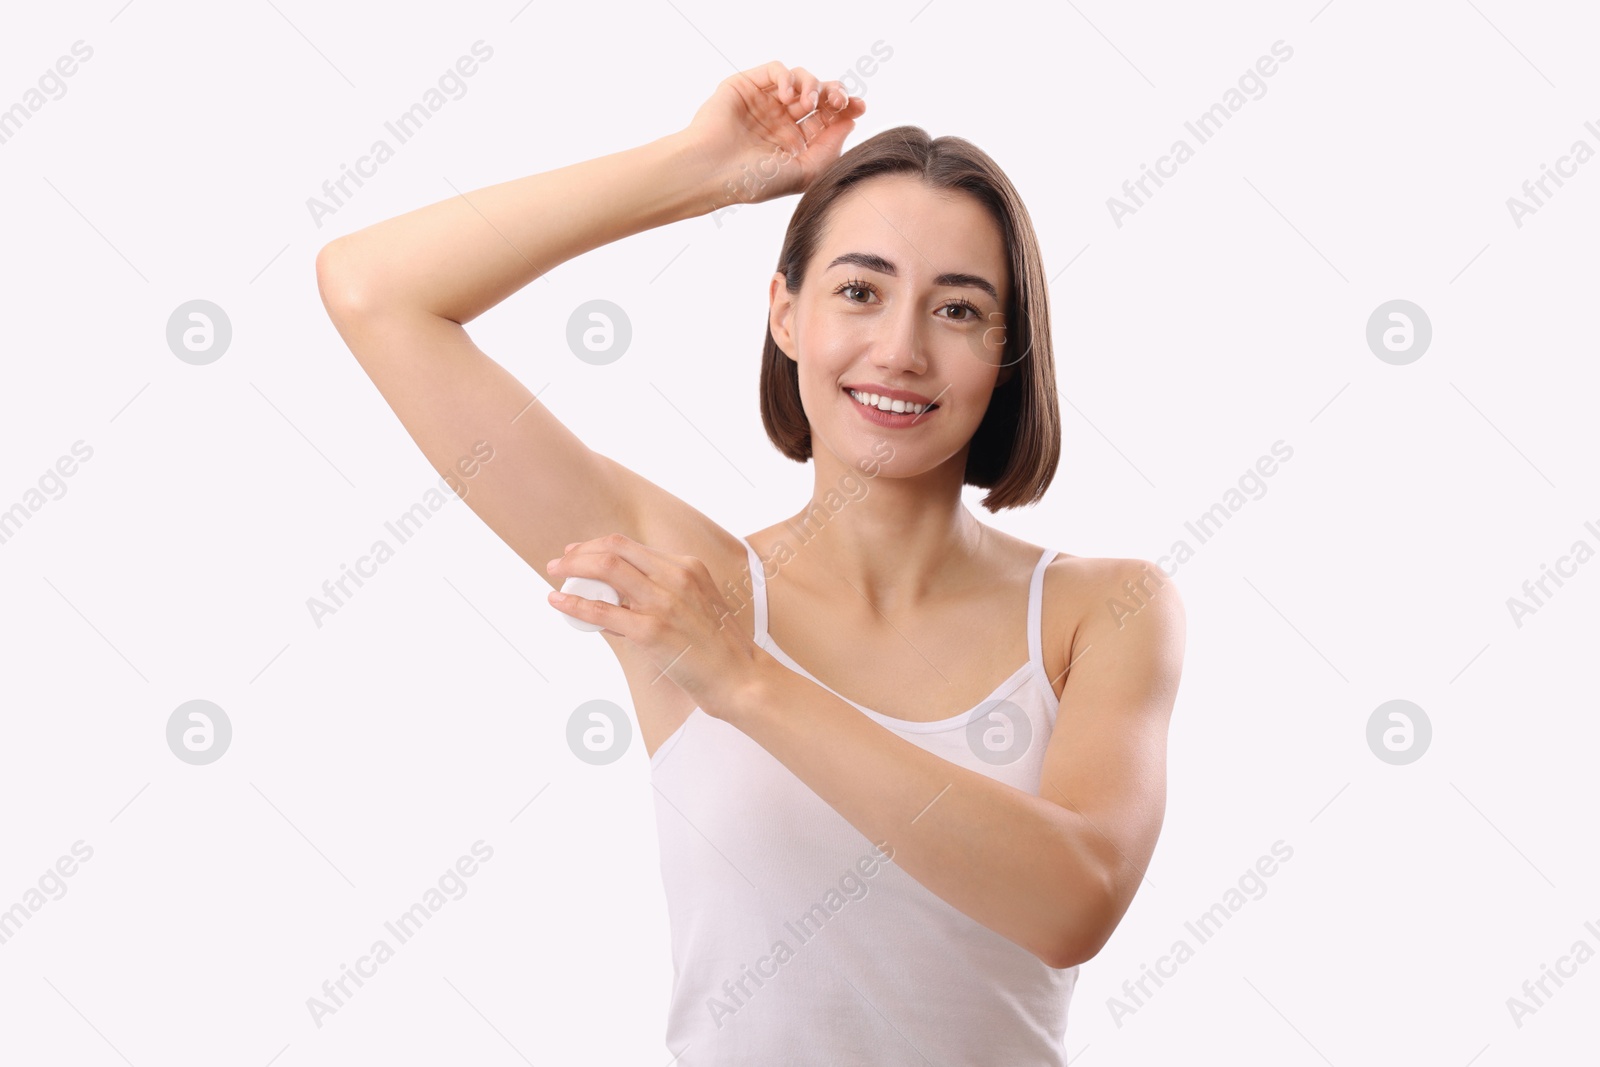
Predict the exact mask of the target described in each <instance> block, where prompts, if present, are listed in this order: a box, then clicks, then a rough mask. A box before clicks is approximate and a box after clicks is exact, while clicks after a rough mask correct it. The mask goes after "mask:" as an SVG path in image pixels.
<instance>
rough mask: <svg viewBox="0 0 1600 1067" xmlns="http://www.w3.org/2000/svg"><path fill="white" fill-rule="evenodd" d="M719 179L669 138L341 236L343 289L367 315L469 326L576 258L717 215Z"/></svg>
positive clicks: (677, 138)
mask: <svg viewBox="0 0 1600 1067" xmlns="http://www.w3.org/2000/svg"><path fill="white" fill-rule="evenodd" d="M713 179H714V176H713V175H712V174H711V173H709V172H708V170H707V168H706V166H705V165H704V163H703V162H702V160H701V158H700V156H699V155H698V153H697V152H696V150H695V147H694V145H693V144H692V143H691V142H690V141H689V139H688V138H687V137H686V136H685V135H684V134H682V133H681V132H680V133H675V134H670V135H668V136H666V137H662V138H659V139H657V140H654V141H651V142H649V143H647V144H643V145H640V146H638V147H636V148H630V149H627V150H625V151H621V152H615V153H612V154H611V155H606V156H601V157H599V158H597V159H589V160H584V161H583V162H581V163H574V164H571V165H570V166H565V167H561V168H559V169H556V170H550V171H545V172H544V173H541V174H533V175H530V176H528V177H525V178H517V179H514V180H512V181H507V182H501V183H500V184H498V185H490V186H487V187H485V188H482V189H478V190H474V191H472V192H468V193H466V194H465V195H464V196H450V197H448V198H447V199H444V200H441V201H439V202H438V203H435V204H430V205H428V206H427V207H422V208H417V209H416V210H414V211H409V212H407V213H405V214H403V215H399V216H396V217H395V218H392V219H387V220H385V221H383V222H378V223H374V224H372V225H371V226H367V227H366V228H364V229H361V230H357V231H356V232H354V233H352V234H348V235H346V236H344V237H341V238H339V239H338V240H337V241H336V242H335V244H337V245H338V246H339V255H338V259H337V262H338V268H337V269H338V272H339V275H340V283H341V284H342V285H343V286H345V287H346V288H347V289H353V290H356V292H354V293H352V294H348V295H350V296H351V297H352V299H353V301H354V302H356V303H357V304H358V305H359V306H360V307H361V308H362V309H364V310H376V309H379V308H394V307H403V308H406V309H420V310H424V311H428V312H431V313H433V314H435V315H438V316H441V317H443V318H446V319H451V320H453V321H455V322H459V323H467V322H469V321H471V320H472V319H474V318H476V317H477V316H479V315H481V314H482V313H483V312H485V311H487V310H488V309H489V308H491V307H493V306H495V305H496V304H498V303H500V301H502V300H504V299H505V298H506V297H508V296H510V295H511V294H512V293H514V292H516V291H517V290H519V289H521V288H522V287H523V286H525V285H527V284H528V283H529V282H531V281H533V280H534V279H535V278H537V277H539V276H540V275H541V274H543V273H545V272H547V271H550V270H552V269H554V268H555V267H556V266H558V265H560V264H561V263H564V262H566V261H567V260H569V259H572V258H573V257H575V256H578V255H581V254H582V253H584V252H587V251H589V250H591V249H594V248H598V247H600V246H601V245H605V244H609V243H610V242H612V241H616V240H620V239H621V238H623V237H628V236H631V235H632V234H635V233H639V232H641V231H643V230H648V229H651V228H653V227H656V226H661V225H665V224H667V223H671V222H677V221H680V220H683V219H688V218H694V217H695V216H697V215H701V214H704V213H706V212H707V211H710V210H711V209H712V208H713V207H714V206H716V197H717V194H716V193H715V192H714V191H713V190H715V188H716V182H715V181H714V180H713ZM723 198H724V199H725V198H726V197H723Z"/></svg>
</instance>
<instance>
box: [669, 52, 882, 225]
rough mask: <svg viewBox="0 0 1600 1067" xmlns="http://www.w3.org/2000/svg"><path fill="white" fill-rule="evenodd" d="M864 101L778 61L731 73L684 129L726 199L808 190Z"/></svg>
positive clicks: (761, 197) (755, 200) (769, 197)
mask: <svg viewBox="0 0 1600 1067" xmlns="http://www.w3.org/2000/svg"><path fill="white" fill-rule="evenodd" d="M866 110H867V104H866V101H865V100H862V99H861V98H860V97H859V96H850V95H849V94H848V93H846V92H845V89H844V85H843V83H841V82H838V81H829V82H822V81H818V80H817V78H816V76H815V75H813V74H812V73H810V72H809V71H807V70H806V69H805V68H804V67H793V68H790V67H785V66H784V65H783V64H782V63H779V62H778V61H777V60H773V61H772V62H771V63H766V64H763V65H762V66H759V67H752V68H751V69H749V70H746V71H741V72H740V73H738V74H732V75H729V76H728V77H727V78H724V79H723V80H722V82H721V84H719V85H718V86H717V89H716V92H714V93H713V94H712V95H711V99H709V100H707V101H706V102H705V103H704V104H702V105H701V106H700V110H699V111H696V112H695V114H694V118H693V119H691V120H690V121H689V125H688V126H687V127H685V128H684V130H683V135H684V136H685V137H687V138H688V139H689V141H690V142H691V143H692V144H693V145H694V146H695V150H696V155H697V156H698V158H699V159H701V160H702V161H703V165H704V166H706V167H707V168H708V169H709V170H710V172H711V173H710V174H708V175H707V177H708V178H709V179H710V180H711V183H712V184H713V185H714V186H715V187H716V188H717V189H718V190H719V191H720V192H721V193H722V202H724V203H733V202H738V203H746V204H755V203H760V202H761V201H763V200H772V199H774V198H776V197H780V196H787V195H789V194H790V193H803V192H805V190H806V189H807V188H808V187H809V186H810V185H811V182H812V179H814V178H815V177H816V176H817V175H818V174H820V173H822V171H824V170H825V169H827V167H828V165H829V164H831V163H832V162H833V161H834V160H836V159H838V158H839V152H840V150H841V148H842V147H843V145H844V139H845V138H846V137H848V136H849V135H850V132H851V130H853V129H854V128H855V120H856V119H858V118H860V117H861V115H862V114H864V113H865V112H866Z"/></svg>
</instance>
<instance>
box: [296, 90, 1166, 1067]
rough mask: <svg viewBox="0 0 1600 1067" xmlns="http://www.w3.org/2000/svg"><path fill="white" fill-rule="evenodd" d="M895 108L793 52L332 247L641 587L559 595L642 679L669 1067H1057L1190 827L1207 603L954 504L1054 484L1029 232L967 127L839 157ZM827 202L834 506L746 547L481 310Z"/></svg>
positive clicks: (567, 571) (545, 502) (376, 377)
mask: <svg viewBox="0 0 1600 1067" xmlns="http://www.w3.org/2000/svg"><path fill="white" fill-rule="evenodd" d="M864 112H865V104H864V103H863V102H862V101H861V100H860V99H859V98H851V97H848V96H847V95H846V93H845V92H844V89H843V87H842V85H840V84H839V83H838V82H819V81H818V79H816V78H815V77H813V76H812V75H811V74H810V73H809V72H807V71H806V70H805V69H804V68H801V67H795V68H793V69H790V68H787V67H785V66H783V65H782V64H780V63H777V62H772V63H768V64H766V65H764V66H760V67H756V68H753V69H751V70H748V71H744V72H742V73H740V74H736V75H734V76H732V77H730V78H728V79H726V80H725V81H723V82H722V83H721V85H719V86H718V88H717V90H716V92H715V93H714V94H713V96H712V97H711V99H710V100H708V101H707V102H706V103H705V104H704V105H703V106H702V107H701V108H700V109H699V111H698V112H696V114H695V116H694V118H693V120H692V121H691V122H690V123H689V124H688V126H687V127H685V128H684V129H683V130H681V131H679V132H678V133H675V134H672V135H670V136H667V137H664V138H661V139H659V140H657V141H653V142H651V143H649V144H646V145H643V146H641V147H638V148H634V149H630V150H627V151H624V152H619V153H616V154H614V155H609V156H604V157H602V158H599V159H595V160H590V161H587V162H583V163H578V164H575V165H572V166H568V167H564V168H561V169H558V170H554V171H550V172H548V173H544V174H537V175H533V176H531V177H526V178H521V179H518V180H515V181H510V182H506V183H503V184H500V185H495V186H491V187H489V188H486V189H482V190H479V191H477V192H474V193H471V194H469V195H467V196H464V197H455V198H452V199H450V200H446V201H442V202H440V203H438V204H434V205H431V206H429V207H426V208H422V209H419V210H416V211H412V212H410V213H408V214H405V215H402V216H400V217H398V218H395V219H391V220H388V221H386V222H383V223H380V224H377V225H374V226H371V227H368V228H367V229H365V230H362V231H360V232H358V233H355V234H352V235H350V236H347V237H343V238H340V239H338V240H336V241H334V242H333V243H331V244H329V245H328V246H327V247H326V248H324V249H323V250H322V253H321V254H320V255H319V256H318V260H317V275H318V283H319V287H320V289H321V291H322V295H323V300H324V302H325V304H326V305H327V307H328V309H329V313H330V315H331V317H332V319H333V321H334V323H335V325H336V326H337V328H338V330H339V332H340V334H341V335H342V336H343V338H344V339H345V341H346V343H347V344H348V345H349V347H350V349H351V351H352V352H353V353H354V354H355V357H356V359H357V360H358V361H359V362H360V363H361V366H362V367H363V368H364V369H365V370H366V372H367V373H368V375H369V376H370V377H371V378H372V380H373V382H374V383H375V384H376V385H377V387H378V389H379V391H380V392H381V393H382V395H383V397H384V399H385V400H386V401H387V402H388V403H389V405H390V406H391V407H392V408H393V409H394V411H395V413H396V415H398V416H399V418H400V420H401V422H402V423H403V424H404V425H405V427H406V429H407V430H408V431H409V432H410V434H411V436H412V438H413V439H414V440H415V441H416V442H417V444H418V446H419V447H421V449H422V450H423V452H424V453H425V454H426V455H427V457H428V459H429V461H430V462H432V463H433V465H434V467H435V468H436V469H438V470H439V471H440V472H441V473H444V472H446V471H452V470H453V469H454V464H456V463H457V461H458V460H460V459H461V458H462V457H465V456H468V455H473V454H479V453H477V452H475V447H474V446H475V445H478V446H481V445H482V444H483V442H488V444H489V446H490V447H492V448H493V456H494V458H493V461H492V462H489V463H485V464H483V465H482V466H481V467H479V468H478V469H477V471H476V473H475V474H474V475H473V481H472V487H471V493H470V495H468V496H466V499H467V502H468V505H469V506H470V507H472V509H473V510H474V511H475V512H476V513H477V514H478V515H479V516H480V517H481V518H482V519H483V520H484V522H486V523H487V524H488V525H489V527H490V528H491V529H493V530H494V531H495V533H497V534H498V535H499V536H500V537H501V538H502V539H504V540H505V542H506V543H507V544H508V545H510V546H511V547H512V549H514V550H515V551H516V552H517V553H518V554H519V555H520V556H521V557H522V558H523V559H524V560H526V561H527V563H528V564H529V565H530V566H532V567H535V568H536V569H538V570H539V571H540V573H542V574H544V575H545V576H546V580H547V581H548V582H549V583H550V584H551V586H552V587H555V588H557V589H559V587H560V586H561V584H562V583H563V582H564V581H565V580H566V579H568V578H570V577H574V576H577V577H586V578H594V579H599V580H601V581H604V582H607V583H609V584H610V585H611V586H613V587H614V588H615V589H616V590H617V591H618V593H619V595H620V598H621V603H620V604H618V605H612V604H608V603H604V602H601V601H599V600H591V599H585V598H581V597H573V596H562V595H560V594H559V593H555V592H553V593H552V594H551V603H552V604H553V605H554V606H555V607H556V608H557V610H559V611H560V612H563V613H565V614H567V615H569V616H571V617H572V618H575V619H579V620H582V621H584V622H588V623H592V624H595V625H598V626H600V627H602V632H603V634H604V635H605V637H606V640H607V642H608V643H609V644H610V647H611V648H612V650H613V651H614V652H615V653H616V655H617V658H618V660H619V661H620V663H621V665H622V669H623V672H624V674H625V675H626V677H627V680H628V683H629V686H630V688H631V690H632V694H633V698H634V703H635V711H636V714H637V716H638V721H639V729H640V732H641V734H642V736H643V737H644V741H645V745H646V750H647V752H648V754H649V756H650V762H651V772H650V773H651V778H652V782H653V784H654V785H655V787H656V813H657V824H658V828H659V830H660V834H661V866H662V874H663V882H664V885H665V888H666V891H667V905H668V914H669V918H670V920H671V926H672V945H673V963H674V970H675V980H674V990H673V999H672V1003H671V1006H670V1019H669V1026H668V1034H667V1039H668V1046H669V1048H670V1049H671V1050H672V1052H673V1053H674V1054H676V1055H679V1056H680V1057H681V1058H680V1059H678V1061H677V1062H679V1063H681V1064H724V1063H728V1064H731V1063H790V1062H792V1063H857V1062H859V1063H873V1064H880V1065H881V1064H899V1063H923V1062H928V1061H932V1062H939V1063H963V1064H971V1063H980V1062H981V1063H1005V1064H1024V1063H1027V1064H1062V1063H1065V1062H1066V1053H1065V1049H1064V1045H1063V1041H1064V1031H1065V1026H1066V1015H1067V1004H1068V999H1069V997H1070V995H1071V992H1072V988H1073V986H1074V983H1075V981H1076V978H1077V973H1078V967H1079V965H1080V964H1081V963H1082V962H1083V961H1085V960H1087V959H1089V958H1090V957H1092V956H1094V955H1095V954H1096V953H1097V952H1098V951H1099V950H1100V948H1101V947H1102V946H1103V945H1104V944H1105V942H1106V940H1107V938H1109V937H1110V935H1111V932H1112V930H1113V929H1114V928H1115V926H1116V924H1117V923H1118V921H1119V920H1120V919H1121V917H1122V915H1123V914H1124V912H1125V911H1126V910H1127V908H1128V905H1129V903H1130V902H1131V900H1132V898H1133V894H1134V891H1135V889H1136V888H1137V887H1138V884H1139V881H1140V879H1141V877H1142V871H1143V870H1144V867H1145V866H1146V864H1147V863H1148V862H1149V859H1150V856H1151V853H1152V852H1153V850H1154V848H1155V842H1156V837H1157V835H1158V833H1159V831H1160V825H1161V820H1162V817H1163V812H1164V808H1165V749H1166V732H1167V723H1168V719H1169V717H1170V712H1171V708H1172V704H1173V701H1174V698H1175V696H1176V691H1177V686H1178V679H1179V674H1180V670H1181V661H1182V656H1183V645H1184V636H1183V632H1184V621H1183V620H1184V614H1183V608H1182V604H1181V601H1180V599H1179V597H1178V594H1177V590H1176V589H1175V588H1174V587H1173V585H1172V584H1171V583H1170V582H1169V581H1167V580H1165V578H1164V576H1162V575H1160V574H1159V572H1158V570H1157V569H1156V568H1155V567H1154V566H1153V565H1151V564H1147V563H1145V562H1143V561H1141V560H1125V559H1088V558H1080V557H1076V556H1071V555H1067V554H1065V553H1058V552H1056V551H1054V550H1053V549H1049V548H1045V547H1041V546H1038V545H1033V544H1029V543H1027V542H1024V541H1021V540H1019V539H1017V538H1014V537H1011V536H1010V535H1007V534H1004V533H1001V532H1000V531H998V530H996V529H994V528H992V527H988V526H985V525H983V524H982V523H980V522H979V521H977V519H976V518H975V517H974V516H973V515H972V514H971V513H970V512H968V511H967V510H966V508H965V507H964V506H963V505H962V501H961V490H962V487H963V485H968V484H970V485H975V486H980V487H984V488H987V489H989V490H990V492H989V494H988V495H987V496H986V497H985V498H984V500H983V504H984V506H985V507H987V508H988V509H989V510H990V511H991V512H992V511H995V510H998V509H1000V508H1004V507H1016V506H1019V505H1022V504H1031V503H1033V502H1035V501H1036V500H1038V499H1039V498H1040V497H1041V496H1042V494H1043V493H1044V490H1045V489H1046V488H1047V486H1048V485H1049V482H1050V480H1051V478H1052V476H1053V475H1054V472H1055V466H1056V459H1057V455H1058V452H1059V443H1060V427H1059V416H1058V408H1057V403H1056V394H1055V366H1054V360H1053V356H1052V352H1051V346H1050V337H1049V318H1048V309H1047V292H1046V282H1045V277H1044V273H1043V270H1042V267H1041V260H1040V256H1039V252H1038V248H1037V243H1036V239H1035V237H1034V234H1033V230H1032V226H1031V223H1030V222H1029V220H1028V216H1027V212H1026V210H1025V209H1024V208H1023V205H1022V203H1021V201H1020V199H1019V198H1018V196H1017V194H1016V191H1015V189H1014V188H1013V187H1012V185H1011V183H1010V181H1009V180H1008V179H1007V178H1006V177H1005V175H1004V174H1003V173H1002V172H1001V171H1000V170H999V168H998V167H996V166H995V165H994V163H993V161H992V160H990V159H989V157H988V156H986V155H985V154H983V153H982V152H981V151H979V150H978V149H976V148H975V147H973V146H972V145H970V144H969V143H967V142H966V141H963V140H960V139H957V138H941V139H939V140H938V141H931V142H930V141H929V139H928V137H927V135H926V134H925V133H924V132H923V131H922V130H921V129H919V128H917V127H914V126H908V127H900V128H897V129H892V130H889V131H886V132H884V133H882V134H879V135H878V136H876V137H874V138H872V139H871V140H869V141H867V142H865V143H863V144H861V145H859V146H857V147H856V148H854V149H852V150H851V151H850V152H849V153H847V154H845V155H843V156H840V148H841V146H842V144H843V141H844V139H845V137H846V136H847V135H848V134H849V133H850V131H851V130H852V129H853V128H854V123H855V120H856V119H857V118H859V117H860V116H861V115H862V114H863V113H864ZM797 192H804V194H805V195H804V196H803V197H802V198H801V200H800V201H799V204H798V206H797V208H796V211H795V215H794V217H793V220H792V221H791V223H790V226H789V231H788V234H787V236H786V238H785V241H784V247H783V250H782V252H781V253H780V257H779V264H778V270H777V271H776V272H775V273H774V275H773V277H772V279H771V284H770V293H769V315H768V330H767V338H766V347H765V353H764V356H763V364H762V369H761V416H762V420H763V423H764V424H765V426H766V430H767V434H768V436H769V437H770V438H771V439H772V441H773V443H774V444H775V445H776V446H777V447H778V448H779V450H780V451H782V452H783V454H784V455H786V456H788V457H789V458H791V459H794V460H797V461H801V462H804V461H806V460H808V459H809V460H811V461H813V468H814V475H815V490H814V492H813V494H812V499H811V500H809V501H808V502H807V503H806V505H805V507H803V508H802V509H801V510H800V511H799V512H798V513H796V515H794V516H793V517H791V518H789V519H786V520H784V521H782V522H780V523H777V524H775V525H773V526H770V527H768V528H767V529H765V530H762V531H760V532H758V533H756V534H753V535H751V536H750V537H748V538H741V537H736V536H734V535H732V534H730V533H728V532H727V531H725V530H724V529H722V528H721V527H720V526H718V525H717V524H716V523H715V522H713V521H712V520H710V519H709V518H707V517H706V516H704V515H702V514H701V513H700V512H699V511H697V510H695V509H694V508H693V507H692V506H690V505H689V504H687V503H685V502H683V501H681V500H679V499H677V498H676V497H674V496H672V495H671V494H669V493H667V492H666V491H664V490H662V489H661V488H659V487H658V486H656V485H654V484H653V483H651V482H649V481H647V480H645V479H643V478H641V477H640V476H638V475H637V474H635V473H633V472H632V471H630V470H628V469H627V468H625V467H623V466H621V465H620V464H618V463H617V462H615V461H614V460H612V459H610V458H608V457H606V456H602V455H599V454H597V453H595V452H593V451H591V450H590V449H588V448H587V447H585V446H584V444H583V443H582V442H581V441H579V440H577V439H576V438H575V437H574V436H573V435H572V433H570V432H569V431H568V430H567V428H566V427H565V426H563V425H562V424H561V423H560V422H559V421H557V419H556V417H555V416H554V415H553V414H552V413H551V412H550V411H549V410H548V409H547V408H545V407H544V406H543V405H542V404H539V403H537V402H536V401H535V400H534V398H533V396H532V395H531V394H530V392H529V391H528V389H527V388H525V387H524V386H523V385H522V383H520V382H519V381H517V380H516V379H515V378H513V377H512V376H511V375H510V374H508V373H507V372H506V371H505V370H504V369H503V368H501V367H500V366H499V365H498V364H496V363H495V362H493V361H492V360H491V359H490V358H489V357H488V356H486V355H485V354H484V353H483V352H481V351H480V350H479V349H478V348H477V347H476V346H475V345H473V343H472V341H471V340H470V339H469V338H468V337H467V335H466V333H465V331H464V330H463V329H462V324H464V323H467V322H470V321H471V320H472V319H474V318H475V317H477V316H478V315H480V314H482V313H483V312H484V311H485V310H487V309H488V308H490V307H493V306H494V305H495V304H497V303H499V302H500V301H502V300H504V299H505V298H506V297H507V296H510V295H511V294H512V293H514V292H516V291H517V290H519V289H521V288H522V287H523V286H524V285H526V284H528V282H530V281H531V280H533V279H534V278H535V277H537V276H538V274H539V273H540V272H541V271H543V270H548V269H550V268H552V267H554V266H556V265H557V264H559V263H562V262H564V261H566V260H567V259H570V258H572V257H574V256H577V255H579V254H580V253H582V252H585V251H588V250H590V249H593V248H596V247H598V246H600V245H603V244H605V243H607V242H610V241H615V240H618V239H620V238H623V237H626V236H629V235H631V234H634V233H638V232H640V231H642V230H645V229H648V228H650V227H653V226H659V225H662V224H665V223H669V222H674V221H679V220H683V219H688V218H692V217H695V216H698V215H702V214H706V213H708V212H710V211H713V210H717V209H719V208H724V207H727V206H728V205H729V204H731V203H733V202H735V201H744V202H754V201H760V200H768V199H772V198H774V197H778V196H783V195H787V194H790V193H797ZM908 404H909V406H908ZM551 557H556V558H554V559H552V558H551ZM547 561H548V562H547ZM747 608H748V609H750V610H746V609H747ZM830 638H831V639H830ZM1019 663H1020V664H1021V666H1018V664H1019ZM802 664H806V665H809V667H810V668H811V670H808V669H807V667H805V666H802ZM1069 667H1070V669H1069ZM812 670H815V671H816V672H817V673H815V674H813V673H812ZM1007 671H1009V672H1010V673H1009V674H1008V673H1005V672H1007ZM844 694H849V695H848V696H845V695H844ZM857 701H860V702H859V703H858V702H857Z"/></svg>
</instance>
